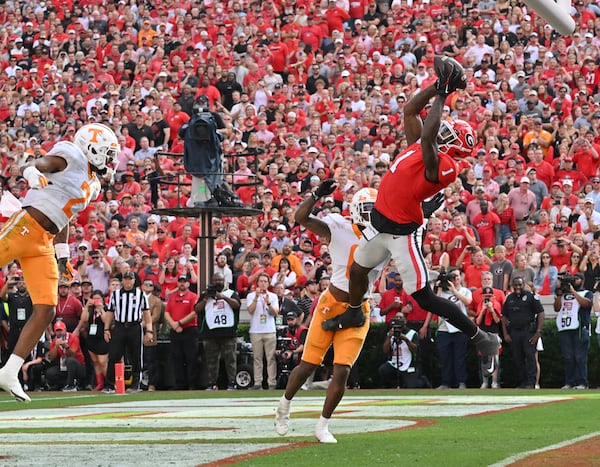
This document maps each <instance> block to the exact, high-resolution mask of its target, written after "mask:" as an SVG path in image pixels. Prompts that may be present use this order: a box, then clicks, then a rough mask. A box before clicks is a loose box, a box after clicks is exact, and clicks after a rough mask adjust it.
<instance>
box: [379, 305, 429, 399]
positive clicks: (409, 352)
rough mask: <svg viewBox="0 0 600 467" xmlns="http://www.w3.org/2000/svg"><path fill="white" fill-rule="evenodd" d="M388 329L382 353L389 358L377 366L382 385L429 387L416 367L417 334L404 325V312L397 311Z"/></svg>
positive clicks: (390, 386) (389, 386)
mask: <svg viewBox="0 0 600 467" xmlns="http://www.w3.org/2000/svg"><path fill="white" fill-rule="evenodd" d="M389 324H390V330H389V331H388V333H387V335H386V337H385V341H384V342H383V353H384V354H386V355H387V356H388V357H389V359H388V361H387V362H385V363H383V364H382V365H381V366H380V367H379V370H378V372H379V376H381V380H382V384H383V387H386V388H393V387H396V388H401V387H402V388H423V387H430V385H429V382H428V381H427V379H426V378H423V377H421V375H420V374H419V371H418V369H417V365H416V363H417V350H418V347H419V335H418V334H417V332H416V331H415V330H413V329H409V328H408V327H407V326H406V317H405V316H404V313H402V312H401V311H398V312H397V313H396V314H395V315H394V318H392V319H391V320H390V323H389Z"/></svg>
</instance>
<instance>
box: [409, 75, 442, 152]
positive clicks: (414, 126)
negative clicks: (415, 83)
mask: <svg viewBox="0 0 600 467" xmlns="http://www.w3.org/2000/svg"><path fill="white" fill-rule="evenodd" d="M435 93H436V89H435V85H433V84H432V85H431V86H429V87H427V88H425V89H424V90H423V91H421V92H420V93H419V94H417V95H415V96H414V97H412V98H411V99H410V100H409V101H408V102H407V103H406V106H405V107H404V132H405V133H406V141H407V143H408V145H409V146H410V145H411V144H413V143H414V142H415V141H417V140H418V139H419V138H420V137H421V132H422V130H423V122H422V120H421V116H420V115H421V111H422V110H423V109H424V108H425V106H426V105H427V104H428V103H429V101H430V100H431V98H432V97H433V96H435Z"/></svg>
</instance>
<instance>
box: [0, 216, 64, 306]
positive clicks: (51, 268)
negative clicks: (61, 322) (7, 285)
mask: <svg viewBox="0 0 600 467" xmlns="http://www.w3.org/2000/svg"><path fill="white" fill-rule="evenodd" d="M53 240H54V235H52V234H51V233H48V232H47V231H46V230H44V229H43V228H42V226H40V224H38V223H37V221H36V220H35V219H34V218H33V217H31V216H30V215H29V213H28V212H27V211H25V210H24V209H23V210H21V211H17V212H15V213H14V214H13V215H12V216H11V217H10V219H8V221H7V222H6V224H4V227H2V230H0V265H2V266H4V265H6V264H8V263H10V262H11V261H13V260H15V259H16V260H18V261H19V263H20V264H21V270H22V271H23V278H24V279H25V283H26V284H27V290H28V291H29V295H31V301H32V303H33V304H34V305H52V306H56V303H57V301H58V298H57V293H58V267H57V265H56V259H55V256H54V244H53Z"/></svg>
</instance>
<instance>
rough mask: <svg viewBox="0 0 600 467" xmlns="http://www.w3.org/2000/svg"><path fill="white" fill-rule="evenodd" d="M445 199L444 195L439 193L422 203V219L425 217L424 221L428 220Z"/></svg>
mask: <svg viewBox="0 0 600 467" xmlns="http://www.w3.org/2000/svg"><path fill="white" fill-rule="evenodd" d="M445 199H446V197H445V196H444V193H443V192H441V191H440V192H439V193H437V194H436V195H434V197H433V198H431V199H430V200H429V201H423V202H422V203H421V209H423V217H425V219H429V218H430V217H431V215H432V214H433V213H434V212H435V211H437V210H438V209H439V208H440V206H441V205H442V203H443V202H444V200H445Z"/></svg>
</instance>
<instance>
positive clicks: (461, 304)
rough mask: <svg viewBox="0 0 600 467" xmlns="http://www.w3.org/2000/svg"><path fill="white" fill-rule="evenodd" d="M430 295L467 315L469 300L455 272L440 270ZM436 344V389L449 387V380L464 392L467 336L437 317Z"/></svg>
mask: <svg viewBox="0 0 600 467" xmlns="http://www.w3.org/2000/svg"><path fill="white" fill-rule="evenodd" d="M434 291H435V293H436V295H437V296H439V297H442V298H445V299H447V300H450V301H451V302H453V303H455V304H456V305H457V306H458V308H459V309H460V310H461V311H462V312H463V314H465V315H468V314H469V312H468V306H469V305H470V304H471V302H472V301H473V298H472V294H471V291H470V290H469V289H468V288H466V287H463V285H462V278H461V275H460V271H459V270H458V269H456V268H450V269H449V270H448V272H446V271H444V270H442V271H441V272H440V275H439V276H438V278H437V280H436V282H435V287H434ZM430 319H431V313H428V319H427V322H429V320H430ZM436 344H437V348H438V353H439V357H440V367H441V371H442V384H441V385H440V386H439V387H438V389H448V388H449V387H451V386H452V384H453V380H454V382H455V383H457V384H458V388H459V389H466V387H467V367H466V356H467V346H468V344H469V336H467V335H466V334H465V333H464V332H462V331H461V330H460V329H458V328H457V327H455V326H453V325H452V324H450V323H449V322H448V321H446V320H445V319H444V318H442V317H441V316H440V317H439V318H438V332H437V339H436Z"/></svg>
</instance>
